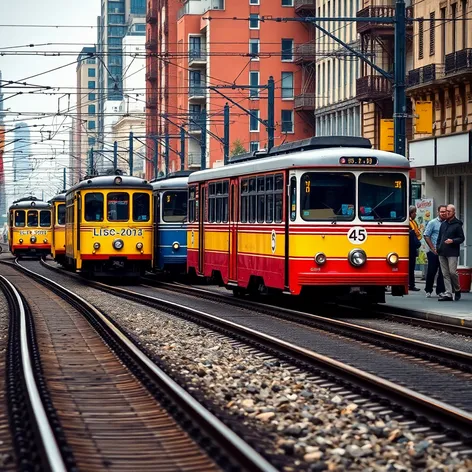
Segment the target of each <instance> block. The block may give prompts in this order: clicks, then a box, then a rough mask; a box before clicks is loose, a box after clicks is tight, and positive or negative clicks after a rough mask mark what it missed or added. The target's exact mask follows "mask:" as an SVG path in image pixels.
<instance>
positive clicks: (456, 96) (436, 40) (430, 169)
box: [407, 0, 472, 265]
mask: <svg viewBox="0 0 472 472" xmlns="http://www.w3.org/2000/svg"><path fill="white" fill-rule="evenodd" d="M413 9H414V15H415V18H423V19H424V21H421V22H415V24H414V45H413V46H414V48H413V49H414V50H413V67H412V68H411V70H410V71H409V73H408V82H407V83H408V89H407V93H408V95H409V96H410V97H411V101H412V104H413V109H414V110H415V109H416V106H417V103H418V102H421V101H431V102H432V115H433V116H432V122H433V123H432V133H431V134H422V133H420V131H421V130H419V129H417V127H416V126H415V127H414V135H413V139H412V140H411V141H410V142H409V156H410V160H411V164H412V166H413V167H415V168H416V177H417V179H418V180H419V181H420V182H421V190H422V191H421V193H422V196H424V197H430V198H434V203H435V204H440V203H453V204H454V205H455V206H456V209H457V216H458V217H459V218H460V219H461V220H462V221H463V222H464V231H465V234H466V242H465V244H464V245H463V247H462V253H461V260H460V262H461V263H465V264H466V265H471V264H472V244H471V242H469V241H470V238H468V235H472V204H471V201H472V23H471V21H470V19H471V18H472V0H444V1H438V0H421V1H418V0H415V1H414V2H413ZM416 124H417V123H416Z"/></svg>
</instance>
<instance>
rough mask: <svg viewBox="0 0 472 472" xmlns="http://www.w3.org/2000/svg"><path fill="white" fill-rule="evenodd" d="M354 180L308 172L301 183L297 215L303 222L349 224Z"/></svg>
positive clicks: (352, 207)
mask: <svg viewBox="0 0 472 472" xmlns="http://www.w3.org/2000/svg"><path fill="white" fill-rule="evenodd" d="M355 202H356V179H355V177H354V175H353V174H347V173H341V172H307V173H305V174H303V175H302V177H301V181H300V212H301V216H302V218H303V219H304V220H306V221H352V220H353V219H354V216H355Z"/></svg>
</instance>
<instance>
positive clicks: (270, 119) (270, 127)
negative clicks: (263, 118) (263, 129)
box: [267, 76, 275, 151]
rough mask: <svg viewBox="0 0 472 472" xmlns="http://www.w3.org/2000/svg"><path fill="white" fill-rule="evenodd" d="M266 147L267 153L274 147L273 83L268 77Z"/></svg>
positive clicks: (271, 78)
mask: <svg viewBox="0 0 472 472" xmlns="http://www.w3.org/2000/svg"><path fill="white" fill-rule="evenodd" d="M267 95H268V96H267V138H268V139H267V141H268V143H267V147H268V148H269V151H270V150H271V149H272V148H273V147H274V132H275V123H274V116H275V110H274V108H275V83H274V78H273V77H272V76H270V77H269V82H268V85H267Z"/></svg>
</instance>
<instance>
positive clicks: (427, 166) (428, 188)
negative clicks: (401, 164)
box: [409, 131, 472, 267]
mask: <svg viewBox="0 0 472 472" xmlns="http://www.w3.org/2000/svg"><path fill="white" fill-rule="evenodd" d="M409 156H410V162H411V166H412V167H413V168H416V169H417V171H416V176H417V179H418V181H419V182H420V183H421V187H422V188H421V194H422V197H429V198H433V199H434V205H435V207H437V206H438V205H439V204H443V203H444V204H449V203H452V204H453V205H454V206H455V207H456V214H457V217H458V218H459V219H460V220H462V221H463V223H464V233H465V238H466V240H465V243H464V244H463V245H462V247H461V257H460V261H459V262H460V264H462V265H467V266H469V267H472V132H470V131H468V132H465V133H456V134H450V135H446V136H438V137H434V138H428V139H421V140H415V141H412V142H410V144H409ZM468 235H470V237H468Z"/></svg>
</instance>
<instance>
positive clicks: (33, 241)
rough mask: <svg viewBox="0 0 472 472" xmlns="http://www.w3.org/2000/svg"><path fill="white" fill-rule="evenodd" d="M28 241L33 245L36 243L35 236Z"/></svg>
mask: <svg viewBox="0 0 472 472" xmlns="http://www.w3.org/2000/svg"><path fill="white" fill-rule="evenodd" d="M30 241H31V243H33V244H34V243H35V242H36V236H31V238H30Z"/></svg>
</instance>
